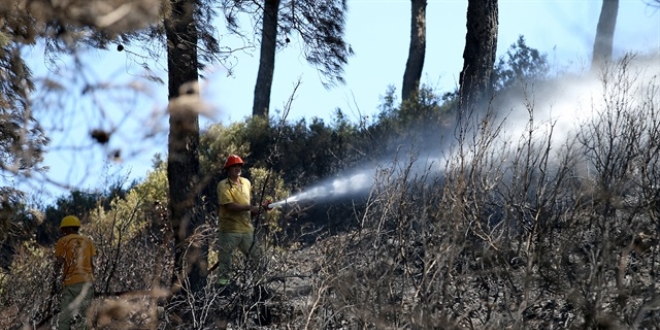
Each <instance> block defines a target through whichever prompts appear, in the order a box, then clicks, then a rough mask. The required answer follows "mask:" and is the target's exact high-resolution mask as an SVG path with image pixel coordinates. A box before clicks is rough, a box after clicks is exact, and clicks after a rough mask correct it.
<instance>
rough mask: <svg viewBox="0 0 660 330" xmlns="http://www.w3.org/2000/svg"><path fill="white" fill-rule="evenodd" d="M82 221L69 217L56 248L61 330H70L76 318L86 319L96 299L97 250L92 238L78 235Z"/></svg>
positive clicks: (58, 321) (62, 226) (64, 221)
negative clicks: (73, 319)
mask: <svg viewBox="0 0 660 330" xmlns="http://www.w3.org/2000/svg"><path fill="white" fill-rule="evenodd" d="M79 230H80V219H78V217H76V216H73V215H67V216H66V217H64V218H63V219H62V222H61V223H60V233H61V234H62V238H60V239H59V240H58V241H57V245H56V246H55V273H54V275H55V276H54V279H56V278H57V276H58V275H59V274H62V300H61V312H60V316H59V318H58V320H57V325H58V329H59V330H69V329H70V328H71V321H72V318H73V315H75V314H76V313H80V315H82V317H83V324H84V317H85V312H86V310H87V307H88V306H89V303H90V302H91V300H92V297H93V296H94V259H93V257H94V256H95V255H96V250H95V248H94V243H93V242H92V240H91V239H90V238H89V237H86V236H82V235H80V234H79V233H78V231H79Z"/></svg>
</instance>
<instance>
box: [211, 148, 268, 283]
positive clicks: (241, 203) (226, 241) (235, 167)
mask: <svg viewBox="0 0 660 330" xmlns="http://www.w3.org/2000/svg"><path fill="white" fill-rule="evenodd" d="M243 164H244V162H243V159H241V157H239V156H237V155H230V156H229V157H228V158H227V161H226V162H225V165H224V169H225V171H227V178H226V179H224V180H222V181H220V183H218V187H217V188H218V200H219V204H220V212H219V213H220V214H219V219H218V227H219V228H218V272H219V274H220V278H219V280H218V283H219V284H220V285H227V284H229V282H230V278H231V277H230V267H231V262H232V259H233V256H234V250H237V249H238V250H239V251H241V252H242V253H243V254H244V255H245V256H247V257H248V258H249V259H250V260H252V261H257V260H259V258H260V257H261V249H260V248H259V246H258V245H257V244H255V242H254V227H253V226H252V216H253V215H255V214H258V213H259V211H260V207H259V206H254V205H251V204H250V199H251V196H252V194H251V190H252V185H251V184H250V181H249V180H248V179H246V178H243V177H241V170H242V168H243Z"/></svg>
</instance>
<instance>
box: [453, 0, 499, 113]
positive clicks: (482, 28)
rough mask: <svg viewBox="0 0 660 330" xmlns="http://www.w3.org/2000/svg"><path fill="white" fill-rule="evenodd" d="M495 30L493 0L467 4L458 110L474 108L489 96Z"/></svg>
mask: <svg viewBox="0 0 660 330" xmlns="http://www.w3.org/2000/svg"><path fill="white" fill-rule="evenodd" d="M497 28H498V7H497V0H469V1H468V10H467V34H466V36H465V50H464V51H463V71H461V75H460V78H459V82H460V110H461V111H465V110H467V109H470V108H474V106H476V105H478V104H480V103H481V102H483V101H486V98H487V97H490V94H491V93H492V81H491V75H492V73H493V66H494V65H495V54H496V52H497Z"/></svg>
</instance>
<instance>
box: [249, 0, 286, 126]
mask: <svg viewBox="0 0 660 330" xmlns="http://www.w3.org/2000/svg"><path fill="white" fill-rule="evenodd" d="M279 7H280V0H265V3H264V17H263V23H262V24H263V25H262V31H261V54H260V60H259V73H258V74H257V83H256V84H255V86H254V102H253V104H252V116H255V117H256V116H263V117H266V118H268V108H269V107H270V92H271V88H272V84H273V73H274V71H275V50H276V48H277V19H278V18H277V16H278V11H279Z"/></svg>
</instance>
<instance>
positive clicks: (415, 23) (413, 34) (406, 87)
mask: <svg viewBox="0 0 660 330" xmlns="http://www.w3.org/2000/svg"><path fill="white" fill-rule="evenodd" d="M410 2H411V8H412V12H411V17H410V48H409V49H408V61H407V62H406V71H405V72H404V73H403V87H402V88H401V101H405V100H407V99H409V98H411V97H413V95H415V94H417V92H418V90H419V81H420V80H421V78H422V70H423V69H424V56H425V55H426V4H427V2H426V0H411V1H410Z"/></svg>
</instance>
